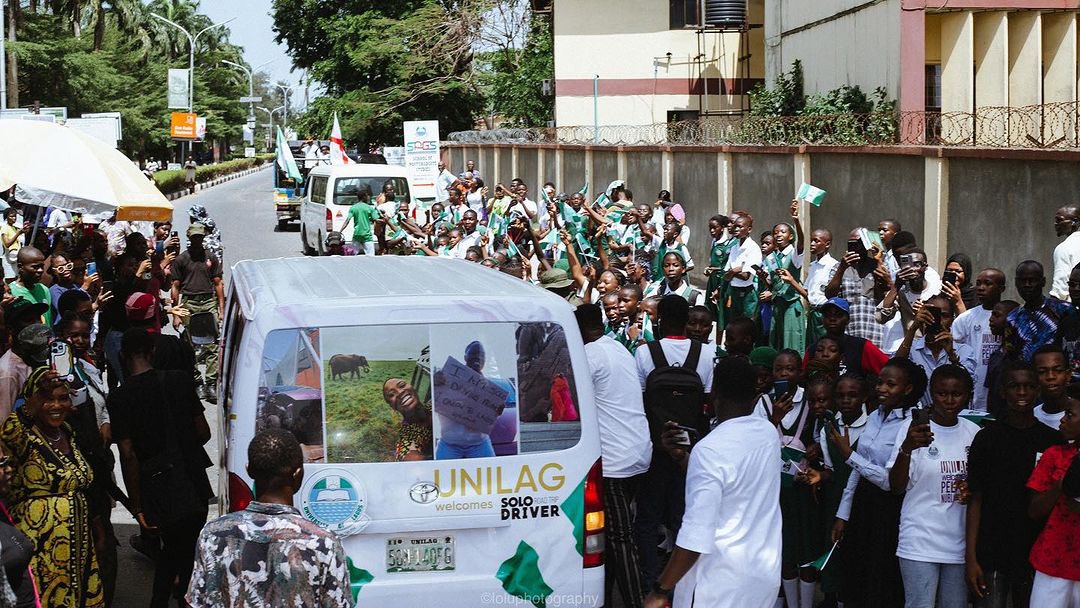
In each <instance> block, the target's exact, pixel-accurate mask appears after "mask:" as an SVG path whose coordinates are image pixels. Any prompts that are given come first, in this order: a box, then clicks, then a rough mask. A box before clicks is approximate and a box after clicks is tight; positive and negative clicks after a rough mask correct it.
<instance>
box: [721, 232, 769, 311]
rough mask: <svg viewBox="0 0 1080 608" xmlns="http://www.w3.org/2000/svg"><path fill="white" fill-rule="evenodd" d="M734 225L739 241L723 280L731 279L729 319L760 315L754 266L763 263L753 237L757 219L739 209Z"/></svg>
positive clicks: (726, 299) (732, 252)
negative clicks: (752, 232)
mask: <svg viewBox="0 0 1080 608" xmlns="http://www.w3.org/2000/svg"><path fill="white" fill-rule="evenodd" d="M732 224H734V226H735V233H734V236H735V241H736V244H735V245H734V246H732V249H731V253H730V254H729V256H728V261H727V264H725V265H724V279H726V280H728V281H730V282H731V283H730V285H729V287H728V295H727V297H726V298H725V302H724V320H725V321H726V322H730V321H731V320H732V319H736V318H739V317H750V318H751V319H756V318H757V314H758V288H757V281H756V277H755V276H754V268H753V267H754V266H761V247H759V246H758V244H757V243H756V242H755V241H754V239H753V238H751V236H750V233H751V231H753V229H754V218H753V217H751V216H750V214H749V213H746V212H740V213H739V215H738V216H737V217H736V218H735V219H734V220H733V221H732Z"/></svg>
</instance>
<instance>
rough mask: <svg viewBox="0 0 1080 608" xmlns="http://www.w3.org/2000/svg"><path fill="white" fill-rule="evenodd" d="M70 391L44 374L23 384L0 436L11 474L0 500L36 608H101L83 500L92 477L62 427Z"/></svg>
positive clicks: (36, 374) (36, 373)
mask: <svg viewBox="0 0 1080 608" xmlns="http://www.w3.org/2000/svg"><path fill="white" fill-rule="evenodd" d="M70 390H71V389H70V387H69V386H68V384H67V382H65V381H63V380H61V379H60V378H59V377H57V376H56V373H55V372H53V371H52V370H51V369H49V368H48V367H39V368H37V369H35V370H34V371H33V372H31V374H30V377H29V378H28V379H27V380H26V384H25V385H24V386H23V395H24V397H25V398H26V404H25V405H24V406H23V407H21V408H19V409H18V410H16V411H14V412H12V413H11V415H9V416H8V418H7V420H6V421H5V422H4V425H3V429H2V430H0V441H2V442H3V447H4V452H5V453H6V454H9V455H10V456H11V457H12V458H13V460H14V466H15V470H14V474H13V475H12V479H11V485H10V487H9V489H8V491H7V493H6V498H7V499H8V504H9V505H10V507H11V515H12V519H13V520H14V522H15V526H16V528H18V529H19V530H20V531H21V532H22V533H23V534H25V535H26V536H27V537H29V539H30V542H31V543H32V546H33V556H32V557H31V559H30V568H31V570H32V571H33V573H34V578H35V582H36V583H37V588H38V593H39V594H40V596H41V603H42V605H44V606H50V607H52V606H63V607H65V608H94V607H98V606H104V605H105V597H104V591H103V588H102V585H101V578H100V576H99V573H98V564H97V558H96V556H95V555H94V542H93V538H92V536H91V533H92V526H91V521H90V510H89V507H88V506H87V497H86V491H87V490H88V488H89V487H90V483H91V482H92V481H93V478H94V474H93V472H92V471H91V468H90V464H89V463H88V462H87V461H86V459H85V458H84V457H83V455H82V453H81V452H80V451H79V449H78V447H77V446H76V444H75V437H74V433H73V432H72V430H71V427H70V426H68V424H67V422H66V419H67V417H68V415H69V414H70V413H71V411H72V409H73V407H72V404H71V394H70Z"/></svg>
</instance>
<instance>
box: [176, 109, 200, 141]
mask: <svg viewBox="0 0 1080 608" xmlns="http://www.w3.org/2000/svg"><path fill="white" fill-rule="evenodd" d="M170 118H171V120H170V122H169V135H170V136H171V137H172V138H173V139H195V123H196V116H195V114H188V113H187V112H173V113H172V115H171V117H170Z"/></svg>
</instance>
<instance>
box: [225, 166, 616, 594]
mask: <svg viewBox="0 0 1080 608" xmlns="http://www.w3.org/2000/svg"><path fill="white" fill-rule="evenodd" d="M337 169H339V168H336V167H335V168H334V170H335V171H336V170H337ZM226 306H227V310H226V318H225V326H224V333H223V339H222V349H223V354H222V363H221V376H220V385H219V386H220V395H219V399H220V401H219V402H220V403H221V404H223V408H224V415H223V416H222V420H223V421H224V424H225V425H226V428H225V429H224V435H223V436H224V438H225V449H224V451H223V454H222V462H221V468H222V471H221V480H222V487H221V488H220V492H219V496H221V497H222V501H223V503H222V504H221V507H222V510H225V508H226V507H227V509H228V510H230V511H234V510H238V509H243V508H244V507H245V506H246V505H247V503H248V502H249V501H251V500H252V498H253V493H254V488H253V487H252V480H251V479H250V478H249V477H248V475H247V473H246V470H245V465H246V460H247V446H248V443H249V442H250V441H251V438H252V437H253V436H254V434H255V433H256V432H257V431H258V430H260V429H263V428H283V429H286V430H289V431H290V432H292V433H293V434H294V435H295V436H296V438H297V439H298V440H299V441H300V443H301V445H302V446H303V449H304V455H305V466H304V474H305V478H304V483H303V486H302V489H301V491H300V492H299V493H298V494H297V495H296V497H295V505H296V507H297V508H298V509H299V510H300V512H301V513H302V514H303V515H304V516H305V517H307V518H309V519H311V520H312V521H314V522H316V523H318V524H319V525H321V526H324V527H325V528H327V529H329V530H333V531H334V532H336V533H337V534H338V535H339V536H340V537H341V538H342V542H343V544H344V547H345V551H346V554H347V555H348V559H349V572H350V576H351V579H352V583H353V589H354V590H357V589H358V590H359V591H358V593H357V605H364V606H408V607H410V608H420V607H424V606H433V607H434V606H439V607H461V608H475V607H477V606H483V605H488V604H491V605H499V604H521V605H530V604H533V605H542V604H543V603H545V602H546V604H547V605H549V606H554V605H574V606H601V605H602V604H603V597H604V595H603V594H604V569H603V553H604V513H603V498H602V479H601V463H600V438H599V428H598V422H597V412H596V407H595V404H594V401H593V393H592V383H591V381H590V378H591V376H590V373H589V369H588V367H587V363H586V360H585V350H584V346H583V344H582V341H581V337H580V334H579V332H578V330H577V324H576V322H575V319H574V315H573V310H572V308H571V307H570V306H569V305H568V304H567V303H566V302H565V301H564V300H562V299H560V298H558V297H557V296H555V295H553V294H551V293H549V292H546V291H544V290H541V289H538V288H536V287H534V286H532V285H530V284H528V283H525V282H522V281H521V280H518V279H515V278H512V277H509V276H508V275H505V274H502V273H499V272H495V271H492V270H490V269H487V268H484V267H482V266H480V265H478V264H470V263H467V262H463V261H460V260H450V259H444V258H426V257H417V256H376V257H369V256H358V257H319V258H288V259H276V260H260V261H242V262H239V263H238V264H236V266H234V267H233V271H232V279H231V283H230V285H229V290H228V302H227V305H226Z"/></svg>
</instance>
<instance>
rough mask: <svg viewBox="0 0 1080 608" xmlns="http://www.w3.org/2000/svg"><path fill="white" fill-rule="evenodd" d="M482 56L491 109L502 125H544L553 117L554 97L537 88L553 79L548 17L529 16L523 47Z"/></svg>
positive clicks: (552, 56)
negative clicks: (500, 118) (541, 83)
mask: <svg viewBox="0 0 1080 608" xmlns="http://www.w3.org/2000/svg"><path fill="white" fill-rule="evenodd" d="M484 59H486V60H487V62H486V63H487V65H486V66H484V67H485V68H486V69H484V72H485V74H484V83H485V85H486V88H487V92H488V96H489V99H490V105H491V110H492V113H494V114H497V115H500V116H502V118H503V120H504V123H503V126H506V127H535V126H544V125H546V124H547V123H548V121H549V120H552V119H553V118H554V117H555V102H554V98H553V97H550V96H549V97H545V96H544V95H542V94H541V91H540V82H541V81H542V80H545V79H548V80H550V79H554V78H555V54H554V37H553V35H552V27H551V18H550V17H549V16H547V15H533V16H532V18H531V19H530V22H529V34H528V37H527V38H526V40H525V46H524V48H522V49H512V48H511V49H505V50H504V51H499V52H492V53H488V54H487V56H486V57H484Z"/></svg>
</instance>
